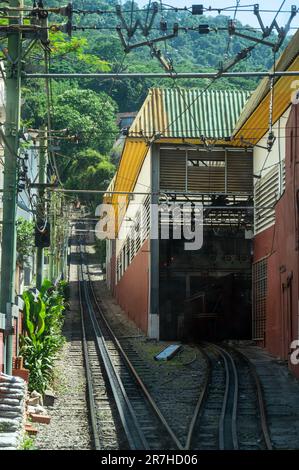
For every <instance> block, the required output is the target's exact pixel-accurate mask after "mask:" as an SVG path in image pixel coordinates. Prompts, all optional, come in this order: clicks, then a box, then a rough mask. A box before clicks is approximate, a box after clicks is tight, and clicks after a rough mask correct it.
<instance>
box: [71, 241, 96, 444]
mask: <svg viewBox="0 0 299 470" xmlns="http://www.w3.org/2000/svg"><path fill="white" fill-rule="evenodd" d="M78 252H79V250H78V251H77V253H78ZM77 272H78V292H79V304H80V320H81V329H82V346H83V359H84V366H85V374H86V383H87V394H88V405H89V414H90V422H91V428H92V434H93V439H94V446H95V450H101V444H100V439H99V433H98V426H97V418H96V411H95V410H96V405H95V400H94V395H95V391H94V388H93V384H92V377H91V368H90V362H89V357H88V350H87V342H86V331H85V324H84V319H83V311H84V310H83V301H82V292H81V276H82V273H81V272H80V268H79V266H78V268H77Z"/></svg>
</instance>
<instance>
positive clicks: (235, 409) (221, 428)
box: [212, 344, 239, 450]
mask: <svg viewBox="0 0 299 470" xmlns="http://www.w3.org/2000/svg"><path fill="white" fill-rule="evenodd" d="M212 347H213V348H214V349H215V350H216V351H218V352H219V353H220V355H221V357H222V359H223V361H224V365H225V372H226V384H225V395H224V401H223V407H222V411H221V415H220V421H219V447H220V450H225V417H226V413H227V405H228V399H229V388H230V379H231V374H230V371H229V363H228V360H229V361H230V363H231V367H232V370H233V375H234V396H233V410H232V419H231V434H232V442H233V447H234V450H238V448H239V443H238V433H237V412H238V391H239V386H238V372H237V368H236V364H235V361H234V359H233V357H232V356H231V354H230V353H229V352H228V351H226V350H225V349H223V348H221V347H220V346H218V345H215V344H213V345H212Z"/></svg>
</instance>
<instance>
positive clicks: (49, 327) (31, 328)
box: [20, 279, 67, 393]
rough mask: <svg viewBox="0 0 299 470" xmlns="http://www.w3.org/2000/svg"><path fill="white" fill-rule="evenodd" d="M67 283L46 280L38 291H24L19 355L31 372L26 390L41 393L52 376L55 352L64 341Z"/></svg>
mask: <svg viewBox="0 0 299 470" xmlns="http://www.w3.org/2000/svg"><path fill="white" fill-rule="evenodd" d="M65 289H67V283H62V284H61V283H58V284H57V285H56V286H55V285H53V284H52V283H51V282H50V281H49V280H47V279H46V280H45V281H44V282H43V285H42V287H41V289H40V291H38V290H37V289H31V290H28V291H26V292H24V294H23V300H24V325H25V330H26V333H27V335H26V336H21V338H20V346H21V355H22V356H23V357H24V363H25V367H27V368H28V369H29V371H30V376H29V389H30V390H37V391H38V392H40V393H44V392H45V390H46V388H47V387H48V385H49V383H50V382H51V381H52V378H53V367H54V361H55V357H56V354H57V352H58V350H59V349H60V348H61V347H62V345H63V343H64V337H63V335H62V333H61V331H62V325H63V319H64V316H63V312H64V309H65V297H64V295H63V291H64V290H65Z"/></svg>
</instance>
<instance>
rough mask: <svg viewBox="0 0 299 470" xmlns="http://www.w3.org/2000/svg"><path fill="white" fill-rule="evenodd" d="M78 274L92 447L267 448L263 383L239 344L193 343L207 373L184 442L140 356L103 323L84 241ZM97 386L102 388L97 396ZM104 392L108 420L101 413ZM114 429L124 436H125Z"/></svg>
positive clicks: (269, 441)
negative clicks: (150, 385) (145, 376)
mask: <svg viewBox="0 0 299 470" xmlns="http://www.w3.org/2000/svg"><path fill="white" fill-rule="evenodd" d="M78 275H79V292H80V305H81V319H82V331H83V349H84V357H85V364H86V370H87V383H88V397H89V409H90V418H91V425H92V430H93V436H94V445H95V448H97V449H100V448H106V449H109V448H115V442H118V445H119V448H121V446H122V448H124V446H125V448H130V449H136V450H137V449H153V450H161V449H168V450H211V449H220V450H228V449H229V450H238V449H244V450H249V449H252V450H257V449H272V444H271V440H270V437H269V431H268V426H267V420H266V413H265V405H264V398H263V392H262V387H261V385H260V381H259V378H258V376H257V374H256V371H255V368H254V366H253V365H252V364H251V363H250V361H249V360H248V359H247V358H246V356H244V355H243V354H241V353H240V352H239V351H236V350H233V349H232V348H227V347H222V346H220V345H216V344H211V343H205V344H203V345H201V346H198V348H199V349H200V352H201V353H202V354H203V356H204V357H205V360H206V366H207V374H206V378H205V381H204V384H203V387H202V390H201V391H200V393H199V397H198V401H197V405H196V407H195V409H194V413H193V415H192V416H190V426H189V429H188V433H187V435H186V439H185V441H184V442H182V441H183V440H184V439H182V438H180V439H179V438H178V437H177V435H176V434H175V433H174V431H173V429H172V427H171V424H172V423H171V421H170V422H167V421H166V419H165V418H164V416H163V414H162V413H161V411H160V409H159V406H158V405H159V403H158V402H157V403H156V402H155V401H154V399H153V398H152V396H151V395H150V393H149V391H148V389H147V387H146V386H145V384H144V382H143V381H142V379H141V378H140V376H139V374H138V373H137V371H136V369H135V367H134V365H133V363H134V362H135V360H136V362H137V363H138V357H136V358H132V355H131V354H129V356H130V358H129V356H128V353H127V351H126V350H124V349H123V346H122V344H120V342H119V340H118V339H117V337H116V336H115V334H114V332H113V331H112V329H111V327H110V325H109V324H108V322H107V320H106V318H105V315H104V314H103V311H102V308H101V305H100V303H99V301H98V299H97V296H96V295H95V292H94V289H93V286H92V283H91V282H90V276H89V271H88V267H87V265H85V264H84V250H83V247H81V265H80V266H79V267H78ZM87 337H88V338H89V339H90V338H92V341H88V340H87ZM99 389H103V390H104V391H103V393H102V396H101V401H100V402H98V399H97V397H98V395H99V393H98V390H99ZM103 400H106V405H105V406H106V410H107V413H108V417H109V419H108V420H107V418H106V417H105V416H104V417H103V416H101V409H103ZM106 434H108V439H105V435H106ZM116 436H125V443H124V439H123V442H122V443H120V441H119V439H116ZM113 443H114V444H113Z"/></svg>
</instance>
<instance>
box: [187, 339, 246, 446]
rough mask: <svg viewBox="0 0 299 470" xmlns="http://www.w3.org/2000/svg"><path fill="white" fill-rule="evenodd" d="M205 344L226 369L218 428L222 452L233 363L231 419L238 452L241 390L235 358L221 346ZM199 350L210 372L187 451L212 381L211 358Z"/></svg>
mask: <svg viewBox="0 0 299 470" xmlns="http://www.w3.org/2000/svg"><path fill="white" fill-rule="evenodd" d="M203 344H204V345H205V346H206V347H210V348H211V349H214V351H216V352H217V353H218V354H220V356H221V357H222V359H223V362H224V368H225V392H224V397H223V404H222V409H221V414H220V418H219V425H218V427H219V431H218V436H219V449H220V450H225V449H226V447H225V417H226V413H227V405H228V400H229V388H230V370H229V363H228V359H229V361H230V363H231V367H232V371H233V375H234V392H233V394H234V397H233V409H232V419H231V434H232V442H233V447H234V450H238V448H239V444H238V435H237V410H238V389H239V386H238V373H237V369H236V366H235V362H234V360H233V358H232V357H231V355H230V354H229V353H228V352H227V351H226V350H224V349H223V348H221V347H220V346H218V345H215V344H213V343H208V342H204V343H203ZM198 348H199V350H200V352H201V353H202V354H203V356H204V357H205V360H206V362H207V367H208V372H207V375H206V378H205V381H204V384H203V390H202V391H201V394H200V397H199V399H198V402H197V405H196V408H195V411H194V415H193V417H192V420H191V424H190V428H189V432H188V437H187V441H186V449H190V447H191V442H192V439H193V438H194V436H193V434H194V428H195V424H196V421H197V419H198V417H199V415H200V412H201V410H202V409H203V407H204V403H205V399H206V397H207V395H208V388H209V383H210V379H211V376H212V372H211V360H210V357H209V355H208V354H207V352H206V351H205V350H204V349H203V348H201V347H199V346H198ZM227 358H228V359H227ZM187 445H188V447H187Z"/></svg>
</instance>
